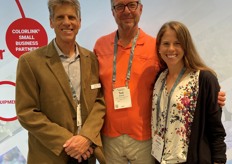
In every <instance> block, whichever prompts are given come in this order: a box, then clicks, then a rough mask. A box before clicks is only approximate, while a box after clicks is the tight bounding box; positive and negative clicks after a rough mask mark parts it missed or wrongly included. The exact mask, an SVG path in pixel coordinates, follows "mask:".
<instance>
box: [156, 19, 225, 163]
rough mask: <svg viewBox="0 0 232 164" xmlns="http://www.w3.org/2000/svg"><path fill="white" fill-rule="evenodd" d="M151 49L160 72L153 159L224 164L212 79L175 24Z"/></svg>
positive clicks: (164, 28) (183, 28)
mask: <svg viewBox="0 0 232 164" xmlns="http://www.w3.org/2000/svg"><path fill="white" fill-rule="evenodd" d="M156 46H157V54H158V56H159V58H160V62H161V64H162V67H163V68H164V70H163V72H161V74H160V76H159V77H158V79H157V81H156V84H155V86H154V91H153V104H152V138H153V145H152V155H153V156H154V157H155V158H156V161H157V163H161V164H166V163H172V164H176V163H189V164H212V163H225V162H226V144H225V142H224V139H225V136H226V134H225V129H224V127H223V125H222V122H221V113H222V110H221V107H220V106H219V105H218V103H217V98H218V97H217V95H218V92H219V90H220V87H219V83H218V80H217V77H216V73H215V72H214V71H213V70H212V69H210V68H209V67H207V66H206V65H205V64H204V62H203V61H202V59H201V58H200V56H199V54H198V53H197V51H196V49H195V46H194V44H193V41H192V39H191V35H190V33H189V31H188V29H187V28H186V26H185V25H183V24H182V23H180V22H176V21H171V22H167V23H165V24H164V25H163V26H162V27H161V29H160V31H159V32H158V35H157V43H156Z"/></svg>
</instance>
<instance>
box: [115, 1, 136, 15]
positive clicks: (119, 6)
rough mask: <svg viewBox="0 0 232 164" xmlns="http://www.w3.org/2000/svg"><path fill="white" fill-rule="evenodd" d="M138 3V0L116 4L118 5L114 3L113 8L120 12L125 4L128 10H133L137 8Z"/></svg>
mask: <svg viewBox="0 0 232 164" xmlns="http://www.w3.org/2000/svg"><path fill="white" fill-rule="evenodd" d="M138 5H139V2H138V1H136V2H129V3H127V4H125V5H124V4H118V5H115V6H113V9H114V10H115V11H116V12H117V13H122V12H124V11H125V8H126V6H127V8H128V9H129V10H130V11H135V10H136V9H137V8H138Z"/></svg>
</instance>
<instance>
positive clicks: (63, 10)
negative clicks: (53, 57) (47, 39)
mask: <svg viewBox="0 0 232 164" xmlns="http://www.w3.org/2000/svg"><path fill="white" fill-rule="evenodd" d="M50 26H51V28H54V31H55V33H56V42H57V44H58V45H59V44H69V43H74V42H75V38H76V35H77V33H78V31H79V29H80V27H81V20H80V18H79V17H78V16H77V14H76V10H75V8H74V7H72V6H71V5H68V4H63V5H59V6H56V7H55V9H54V17H53V18H50Z"/></svg>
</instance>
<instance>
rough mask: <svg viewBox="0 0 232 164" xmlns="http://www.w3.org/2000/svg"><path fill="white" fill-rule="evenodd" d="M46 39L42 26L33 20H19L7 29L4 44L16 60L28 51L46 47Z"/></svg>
mask: <svg viewBox="0 0 232 164" xmlns="http://www.w3.org/2000/svg"><path fill="white" fill-rule="evenodd" d="M47 43H48V37H47V33H46V31H45V29H44V28H43V26H42V25H41V24H40V23H39V22H37V21H36V20H34V19H30V18H20V19H17V20H15V21H14V22H13V23H12V24H11V25H10V26H9V27H8V29H7V32H6V44H7V47H8V49H9V50H10V52H11V53H12V54H13V55H14V56H15V57H17V58H19V57H20V56H21V55H22V54H24V53H25V52H28V51H32V50H34V49H36V48H39V47H41V46H44V45H47Z"/></svg>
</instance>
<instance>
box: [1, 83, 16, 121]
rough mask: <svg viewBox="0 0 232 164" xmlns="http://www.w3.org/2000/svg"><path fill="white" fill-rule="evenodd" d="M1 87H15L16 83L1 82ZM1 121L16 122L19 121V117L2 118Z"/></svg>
mask: <svg viewBox="0 0 232 164" xmlns="http://www.w3.org/2000/svg"><path fill="white" fill-rule="evenodd" d="M0 85H12V86H14V87H15V83H14V82H11V81H0ZM0 120H2V121H14V120H17V116H15V117H11V118H5V117H1V116H0Z"/></svg>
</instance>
